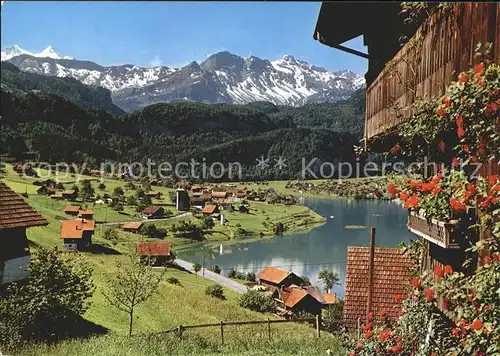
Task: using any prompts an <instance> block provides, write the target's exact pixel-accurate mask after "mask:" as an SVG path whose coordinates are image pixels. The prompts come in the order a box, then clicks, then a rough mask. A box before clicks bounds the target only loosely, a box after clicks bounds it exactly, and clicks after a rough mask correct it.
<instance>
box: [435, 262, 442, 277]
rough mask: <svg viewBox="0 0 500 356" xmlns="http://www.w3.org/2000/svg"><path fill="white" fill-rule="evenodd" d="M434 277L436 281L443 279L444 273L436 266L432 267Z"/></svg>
mask: <svg viewBox="0 0 500 356" xmlns="http://www.w3.org/2000/svg"><path fill="white" fill-rule="evenodd" d="M434 277H436V278H438V279H439V278H443V277H444V271H443V269H442V268H441V266H440V265H436V267H434Z"/></svg>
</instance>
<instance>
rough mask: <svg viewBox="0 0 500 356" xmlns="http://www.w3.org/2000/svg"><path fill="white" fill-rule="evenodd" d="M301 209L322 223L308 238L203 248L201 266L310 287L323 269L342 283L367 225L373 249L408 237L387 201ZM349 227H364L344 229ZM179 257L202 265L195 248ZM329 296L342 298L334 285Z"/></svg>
mask: <svg viewBox="0 0 500 356" xmlns="http://www.w3.org/2000/svg"><path fill="white" fill-rule="evenodd" d="M304 205H306V206H308V207H309V208H311V209H313V210H314V211H315V212H317V213H318V214H320V215H322V216H323V217H325V218H326V223H325V224H324V225H322V226H320V227H317V228H315V229H313V230H312V231H311V232H308V233H302V234H296V235H291V236H283V237H276V238H272V239H263V240H260V241H256V242H247V243H238V244H230V245H220V246H218V247H214V248H210V249H209V248H206V251H205V260H206V265H207V266H213V265H215V264H217V265H219V266H220V267H221V268H222V273H223V274H225V273H227V271H228V270H229V269H230V268H235V269H237V270H239V271H242V272H255V273H256V272H258V271H259V270H260V269H261V268H262V267H265V266H269V265H272V266H276V267H281V268H283V269H287V270H291V271H293V272H295V273H296V274H297V275H299V276H303V275H305V276H307V277H309V279H310V280H311V282H312V283H316V282H317V275H318V272H319V271H320V270H322V269H325V268H326V269H330V270H333V271H335V272H337V273H338V275H339V277H340V279H341V281H342V283H343V281H344V279H345V267H346V253H347V246H367V245H368V238H369V227H370V226H374V227H376V229H377V230H376V238H375V241H376V245H377V246H378V247H396V246H397V245H398V242H399V241H408V240H410V238H411V237H412V234H411V233H410V232H409V231H408V230H407V228H406V222H407V212H406V210H404V209H402V208H401V207H400V206H399V205H396V204H394V203H391V202H387V201H375V200H374V201H372V200H360V201H354V200H342V199H338V200H327V199H313V198H307V199H304ZM349 225H350V226H353V225H356V226H366V228H356V229H346V228H345V226H349ZM179 258H182V259H186V260H188V261H191V262H200V263H202V260H203V250H202V248H201V246H200V247H197V248H195V249H192V250H189V251H184V252H181V253H179ZM333 291H334V292H335V293H337V295H339V296H343V295H344V286H343V285H342V286H336V287H334V290H333Z"/></svg>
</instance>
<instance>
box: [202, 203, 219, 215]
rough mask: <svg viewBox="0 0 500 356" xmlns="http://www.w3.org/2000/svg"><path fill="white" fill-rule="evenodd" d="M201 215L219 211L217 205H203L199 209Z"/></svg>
mask: <svg viewBox="0 0 500 356" xmlns="http://www.w3.org/2000/svg"><path fill="white" fill-rule="evenodd" d="M201 212H202V213H203V215H212V214H218V213H219V207H218V206H217V205H205V206H204V207H203V210H202V211H201Z"/></svg>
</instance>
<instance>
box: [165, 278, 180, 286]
mask: <svg viewBox="0 0 500 356" xmlns="http://www.w3.org/2000/svg"><path fill="white" fill-rule="evenodd" d="M167 283H170V284H174V285H176V286H180V285H181V281H179V280H178V279H177V278H175V277H168V278H167Z"/></svg>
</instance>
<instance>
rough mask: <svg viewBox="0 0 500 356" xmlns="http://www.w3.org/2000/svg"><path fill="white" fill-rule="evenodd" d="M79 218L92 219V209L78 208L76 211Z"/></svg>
mask: <svg viewBox="0 0 500 356" xmlns="http://www.w3.org/2000/svg"><path fill="white" fill-rule="evenodd" d="M78 218H79V219H86V220H93V219H94V211H93V210H80V211H79V212H78Z"/></svg>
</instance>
